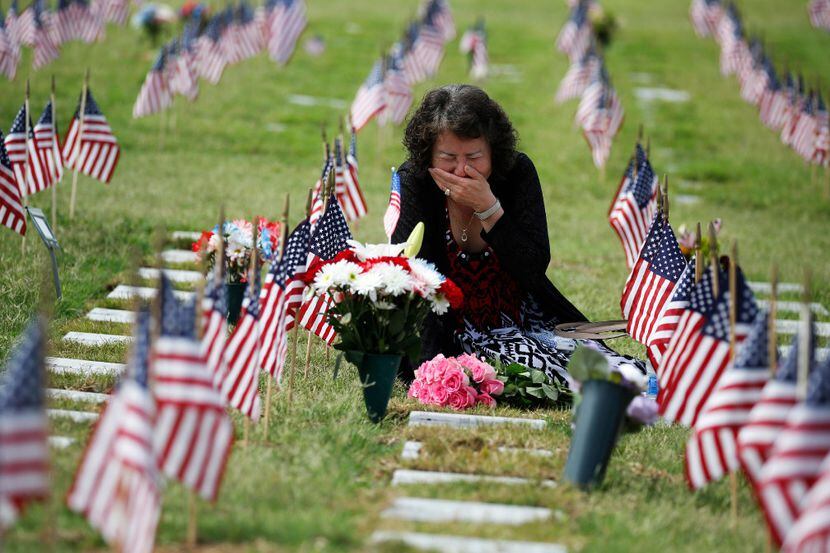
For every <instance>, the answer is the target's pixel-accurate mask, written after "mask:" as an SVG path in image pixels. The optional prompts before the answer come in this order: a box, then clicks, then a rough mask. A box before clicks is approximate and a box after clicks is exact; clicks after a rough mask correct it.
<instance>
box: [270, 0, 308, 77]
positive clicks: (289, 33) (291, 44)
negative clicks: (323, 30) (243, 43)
mask: <svg viewBox="0 0 830 553" xmlns="http://www.w3.org/2000/svg"><path fill="white" fill-rule="evenodd" d="M267 6H268V7H267V9H268V10H270V11H269V15H268V17H267V29H268V32H267V37H266V40H267V46H268V55H269V56H271V59H272V60H274V61H275V62H277V63H278V64H280V65H285V64H286V63H288V60H290V59H291V56H292V55H293V54H294V48H295V46H296V44H297V39H299V38H300V35H301V34H302V33H303V31H304V30H305V28H306V25H308V18H307V16H306V5H305V0H272V1H269V2H268V4H267Z"/></svg>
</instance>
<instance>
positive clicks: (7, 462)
mask: <svg viewBox="0 0 830 553" xmlns="http://www.w3.org/2000/svg"><path fill="white" fill-rule="evenodd" d="M44 346H45V335H44V328H43V322H42V321H40V320H39V319H35V320H33V321H32V322H30V323H29V326H28V328H27V329H26V331H25V332H24V333H23V336H22V338H21V340H20V342H19V343H18V344H17V345H15V346H14V348H13V349H12V352H11V354H10V356H9V359H8V361H7V363H6V369H5V372H3V373H0V530H4V529H5V528H8V527H9V526H11V524H12V523H13V522H14V521H15V520H16V519H17V516H18V514H19V513H20V512H21V511H22V510H23V508H24V506H25V505H26V503H28V502H30V501H32V500H37V499H44V498H46V497H48V495H49V448H48V445H47V443H46V439H47V435H48V433H49V428H48V421H47V419H46V411H45V409H44V401H43V395H44V394H43V388H44V380H43V379H44V376H43V370H44V369H43V363H44V357H43V348H44Z"/></svg>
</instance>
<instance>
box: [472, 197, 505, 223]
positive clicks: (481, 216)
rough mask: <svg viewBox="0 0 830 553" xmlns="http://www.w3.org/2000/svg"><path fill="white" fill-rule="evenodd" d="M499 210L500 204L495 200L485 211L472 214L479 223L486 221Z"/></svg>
mask: <svg viewBox="0 0 830 553" xmlns="http://www.w3.org/2000/svg"><path fill="white" fill-rule="evenodd" d="M499 208H501V203H500V202H499V199H498V198H495V199H494V201H493V203H492V204H490V205H489V206H487V208H486V209H482V210H476V211H474V212H473V213H475V215H476V217H478V220H479V221H486V220H487V219H489V218H490V217H492V216H493V215H494V214H495V213H496V212H497V211H498V210H499Z"/></svg>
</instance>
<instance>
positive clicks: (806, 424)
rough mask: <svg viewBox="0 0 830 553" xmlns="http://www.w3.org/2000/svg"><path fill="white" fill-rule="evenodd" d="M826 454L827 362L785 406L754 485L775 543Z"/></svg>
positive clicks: (829, 420)
mask: <svg viewBox="0 0 830 553" xmlns="http://www.w3.org/2000/svg"><path fill="white" fill-rule="evenodd" d="M828 453H830V361H825V362H823V363H821V364H819V366H817V367H816V368H815V370H814V371H812V373H811V374H810V376H809V381H808V386H807V398H806V401H804V402H803V403H799V404H798V405H796V406H795V407H793V408H792V409H790V412H789V414H788V415H787V422H786V424H785V425H784V427H783V429H782V430H781V431H780V432H779V434H778V437H777V438H776V439H775V443H774V445H773V447H772V452H771V454H770V456H769V459H767V462H766V463H765V464H764V466H763V468H762V469H761V475H760V484H759V487H758V491H759V496H760V500H761V506H762V507H763V511H764V517H765V518H766V520H767V525H768V526H769V529H770V533H771V534H772V537H773V539H774V540H775V542H776V543H777V544H778V545H781V543H782V542H783V541H784V537H785V536H786V535H787V533H788V532H789V531H790V530H791V529H792V527H793V525H794V524H795V521H796V520H797V518H798V515H799V513H800V511H801V509H802V508H803V507H804V498H805V496H806V495H807V492H808V491H809V490H810V488H811V487H812V486H813V484H815V483H816V481H817V480H818V478H819V476H820V475H821V462H822V461H823V460H824V458H825V457H826V456H827V454H828Z"/></svg>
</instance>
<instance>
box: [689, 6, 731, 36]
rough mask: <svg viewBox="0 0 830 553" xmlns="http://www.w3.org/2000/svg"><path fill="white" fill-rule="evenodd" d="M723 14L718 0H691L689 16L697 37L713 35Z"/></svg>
mask: <svg viewBox="0 0 830 553" xmlns="http://www.w3.org/2000/svg"><path fill="white" fill-rule="evenodd" d="M722 15H723V9H722V8H721V5H720V0H692V6H691V8H690V9H689V17H690V18H691V20H692V25H693V26H694V28H695V32H696V33H697V36H699V37H706V36H710V35H714V34H715V33H716V32H717V25H718V21H719V20H720V18H721V16H722Z"/></svg>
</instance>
